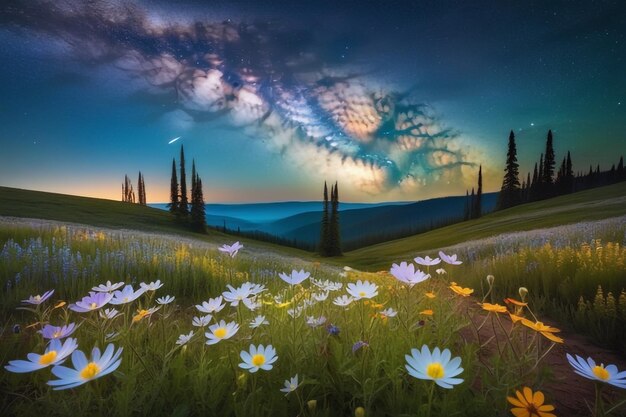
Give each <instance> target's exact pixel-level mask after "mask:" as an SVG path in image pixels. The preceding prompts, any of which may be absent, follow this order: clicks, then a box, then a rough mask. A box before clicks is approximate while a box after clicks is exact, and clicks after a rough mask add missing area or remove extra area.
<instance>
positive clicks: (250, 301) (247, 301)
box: [242, 297, 263, 311]
mask: <svg viewBox="0 0 626 417" xmlns="http://www.w3.org/2000/svg"><path fill="white" fill-rule="evenodd" d="M242 301H243V305H245V306H246V307H247V308H248V310H250V311H254V310H256V309H257V308H259V307H261V306H262V305H263V304H262V303H261V302H260V301H257V300H256V297H255V298H244V299H243V300H242Z"/></svg>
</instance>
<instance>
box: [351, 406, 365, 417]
mask: <svg viewBox="0 0 626 417" xmlns="http://www.w3.org/2000/svg"><path fill="white" fill-rule="evenodd" d="M354 417H365V408H363V407H357V408H356V409H355V410H354Z"/></svg>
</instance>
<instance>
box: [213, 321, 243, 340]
mask: <svg viewBox="0 0 626 417" xmlns="http://www.w3.org/2000/svg"><path fill="white" fill-rule="evenodd" d="M238 330H239V325H238V324H237V323H235V322H234V321H231V322H230V323H228V324H226V322H225V321H224V320H221V321H220V322H219V323H217V324H214V325H212V326H209V331H208V332H206V333H205V334H204V335H205V336H206V337H207V339H208V340H207V341H206V344H207V345H214V344H216V343H218V342H220V341H221V340H225V339H230V338H231V337H233V336H234V335H235V333H237V331H238Z"/></svg>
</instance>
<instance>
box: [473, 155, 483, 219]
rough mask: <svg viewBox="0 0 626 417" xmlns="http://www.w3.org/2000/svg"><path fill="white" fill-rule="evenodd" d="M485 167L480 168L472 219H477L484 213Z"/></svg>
mask: <svg viewBox="0 0 626 417" xmlns="http://www.w3.org/2000/svg"><path fill="white" fill-rule="evenodd" d="M482 199H483V166H482V165H480V167H479V168H478V188H477V190H476V199H475V200H474V207H473V210H472V212H473V213H472V215H473V216H472V217H473V218H474V219H477V218H479V217H481V216H482V211H483V202H482Z"/></svg>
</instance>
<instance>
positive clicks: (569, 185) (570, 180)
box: [565, 151, 574, 194]
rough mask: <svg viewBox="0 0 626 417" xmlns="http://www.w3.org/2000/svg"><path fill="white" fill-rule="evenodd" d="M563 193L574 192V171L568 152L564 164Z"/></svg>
mask: <svg viewBox="0 0 626 417" xmlns="http://www.w3.org/2000/svg"><path fill="white" fill-rule="evenodd" d="M565 192H566V193H567V194H569V193H573V192H574V169H573V167H572V157H571V155H570V153H569V151H567V160H566V162H565Z"/></svg>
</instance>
